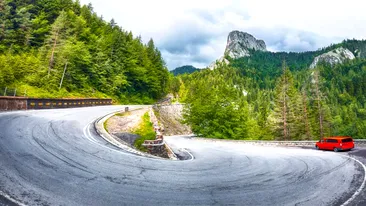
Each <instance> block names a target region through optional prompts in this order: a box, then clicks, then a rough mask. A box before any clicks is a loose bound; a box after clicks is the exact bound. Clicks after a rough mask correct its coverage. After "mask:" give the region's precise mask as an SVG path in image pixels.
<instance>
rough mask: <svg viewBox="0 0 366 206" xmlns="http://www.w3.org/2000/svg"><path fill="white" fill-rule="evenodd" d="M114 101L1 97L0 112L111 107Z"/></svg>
mask: <svg viewBox="0 0 366 206" xmlns="http://www.w3.org/2000/svg"><path fill="white" fill-rule="evenodd" d="M111 104H112V99H96V98H85V99H50V98H28V97H9V96H7V97H3V96H0V111H9V110H27V109H55V108H74V107H90V106H101V105H111Z"/></svg>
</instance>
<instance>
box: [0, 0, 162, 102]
mask: <svg viewBox="0 0 366 206" xmlns="http://www.w3.org/2000/svg"><path fill="white" fill-rule="evenodd" d="M0 22H1V23H0V62H1V64H0V74H1V75H0V89H2V88H4V87H8V88H18V90H19V91H24V90H26V91H27V94H28V95H29V96H35V97H40V96H42V97H70V96H76V97H88V96H97V97H106V96H109V97H113V98H114V99H116V100H119V101H121V102H134V103H148V102H152V101H153V100H156V99H159V98H161V97H162V96H163V95H165V94H166V92H167V88H168V80H169V72H168V70H167V69H166V66H165V63H164V61H163V59H162V57H161V54H160V52H159V50H158V49H157V48H156V47H155V45H154V42H153V40H150V41H149V42H148V43H147V44H146V45H145V44H143V43H142V41H141V38H140V37H134V36H133V35H132V33H131V32H127V31H125V30H123V29H122V28H121V27H120V26H118V25H117V24H116V22H115V21H114V20H113V19H112V20H111V21H110V22H106V21H105V20H103V18H102V17H99V16H98V15H97V14H96V13H95V12H94V11H93V7H92V5H90V4H89V5H83V6H81V5H80V3H79V1H78V0H76V1H73V0H22V1H20V0H4V1H0ZM63 74H64V79H63V82H62V84H61V79H62V76H63Z"/></svg>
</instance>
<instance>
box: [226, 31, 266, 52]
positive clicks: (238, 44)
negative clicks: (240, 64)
mask: <svg viewBox="0 0 366 206" xmlns="http://www.w3.org/2000/svg"><path fill="white" fill-rule="evenodd" d="M249 50H255V51H267V49H266V43H264V41H263V40H257V39H256V38H255V37H253V36H252V35H251V34H248V33H246V32H241V31H232V32H230V33H229V36H228V37H227V45H226V49H225V54H227V55H229V56H230V57H231V58H234V59H237V58H240V57H245V56H250V51H249Z"/></svg>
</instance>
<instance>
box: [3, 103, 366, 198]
mask: <svg viewBox="0 0 366 206" xmlns="http://www.w3.org/2000/svg"><path fill="white" fill-rule="evenodd" d="M130 108H133V106H130ZM121 109H124V107H122V106H120V107H116V106H103V107H92V108H77V109H58V110H38V111H21V112H6V113H0V163H1V167H0V194H6V196H8V197H11V199H13V200H15V201H17V202H18V203H22V204H25V205H230V204H232V205H342V204H343V203H345V202H346V201H347V200H350V198H351V199H352V198H353V196H354V194H355V192H357V190H358V189H359V188H360V187H361V185H362V183H363V179H364V170H363V168H362V166H361V164H359V163H358V162H356V161H355V160H353V159H351V158H348V157H347V156H346V155H345V153H334V152H324V151H316V150H306V149H287V148H274V147H259V146H248V145H245V144H239V143H233V142H215V141H203V140H199V139H194V138H188V137H187V138H184V137H169V138H167V141H168V142H169V143H170V144H172V146H173V147H174V148H185V150H186V151H188V152H189V153H190V154H191V155H193V156H194V159H190V160H185V161H170V160H162V159H154V158H146V157H142V156H136V155H134V154H131V153H128V152H124V151H121V150H119V149H118V148H115V147H114V146H112V145H110V144H108V143H107V142H105V141H104V140H103V139H101V138H100V137H98V135H96V133H95V131H94V128H93V126H92V125H93V124H92V122H93V121H94V120H95V119H96V118H98V117H101V116H103V115H105V114H107V113H110V112H113V111H116V110H121ZM5 199H6V198H4V196H1V195H0V205H2V204H3V205H7V204H11V203H9V202H8V200H5ZM350 205H352V202H351V204H350Z"/></svg>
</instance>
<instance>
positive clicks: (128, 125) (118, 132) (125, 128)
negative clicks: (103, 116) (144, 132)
mask: <svg viewBox="0 0 366 206" xmlns="http://www.w3.org/2000/svg"><path fill="white" fill-rule="evenodd" d="M147 111H148V109H139V110H134V111H130V112H122V113H118V114H116V115H114V116H113V117H111V118H110V119H108V121H107V122H106V129H107V131H108V132H109V133H110V134H112V135H114V136H116V137H118V138H120V139H121V140H123V141H124V142H126V143H127V144H129V145H130V146H133V143H134V142H135V140H136V139H137V138H139V136H138V135H136V134H132V130H133V129H135V128H136V127H137V126H138V125H139V123H140V122H141V118H142V116H143V115H144V114H145V113H146V112H147Z"/></svg>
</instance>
